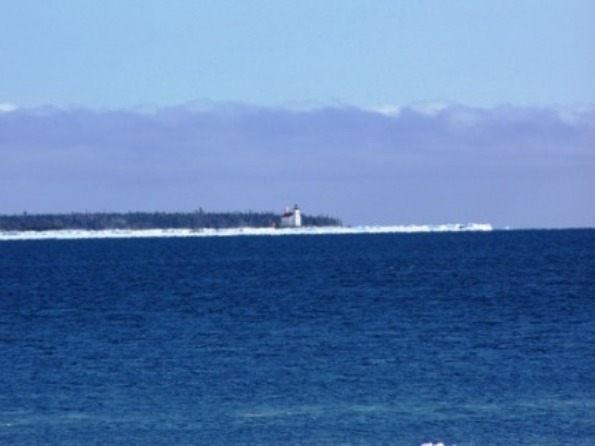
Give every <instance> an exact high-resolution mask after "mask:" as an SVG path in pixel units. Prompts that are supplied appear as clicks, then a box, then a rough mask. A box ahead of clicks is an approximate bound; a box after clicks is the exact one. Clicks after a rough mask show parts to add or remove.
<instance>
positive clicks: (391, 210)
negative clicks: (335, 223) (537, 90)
mask: <svg viewBox="0 0 595 446" xmlns="http://www.w3.org/2000/svg"><path fill="white" fill-rule="evenodd" d="M387 115H388V116H390V117H391V119H387V118H386V116H387ZM0 134H1V135H2V138H1V139H0V157H1V159H2V163H0V213H6V212H22V211H23V210H24V209H27V210H28V211H30V212H34V211H44V210H56V208H59V209H61V210H64V211H71V210H77V209H90V210H97V209H99V210H103V209H112V210H156V209H163V210H184V209H195V208H198V207H203V208H205V209H213V210H216V209H223V210H230V209H240V210H241V209H257V210H258V209H263V210H270V209H271V208H273V209H276V208H277V207H279V206H283V205H285V204H286V202H288V201H289V202H294V201H295V202H298V203H300V204H302V203H303V204H304V206H305V207H306V208H307V209H309V210H310V211H312V210H315V211H317V212H325V213H329V214H331V215H337V216H338V217H340V218H342V219H343V221H345V222H346V223H352V224H357V223H372V224H375V223H376V224H393V223H395V224H400V223H403V224H407V223H428V224H429V223H444V222H451V221H487V222H490V223H493V224H495V225H496V226H498V225H500V226H504V225H511V226H516V227H519V226H528V225H533V226H538V225H541V226H545V225H547V226H562V225H570V224H572V225H585V224H587V223H589V224H591V225H595V209H593V206H592V205H591V203H590V201H591V200H592V197H591V194H592V192H591V191H592V190H595V176H594V175H593V172H594V171H595V113H593V108H588V107H582V108H567V109H564V110H563V111H562V112H561V111H560V110H558V109H543V108H539V109H537V108H535V109H533V108H530V107H522V108H521V107H511V106H509V107H501V108H497V109H478V108H473V107H464V106H460V105H448V104H446V103H431V104H428V103H426V104H424V105H420V104H414V105H412V106H409V107H393V106H386V107H373V108H368V109H361V108H355V107H348V106H341V105H338V106H333V107H322V106H321V107H318V106H316V107H307V106H296V107H288V106H283V107H279V108H266V107H254V106H250V105H246V104H233V103H228V104H217V103H206V102H201V103H193V104H188V105H182V106H179V107H168V108H161V109H155V110H148V111H147V110H119V111H115V110H109V111H97V110H84V109H72V110H64V109H56V108H51V107H46V108H43V109H30V110H29V109H19V113H14V114H7V113H4V114H0ZM8 191H16V192H15V193H8ZM544 203H547V205H545V204H544ZM50 205H51V206H53V208H52V209H47V207H48V206H50Z"/></svg>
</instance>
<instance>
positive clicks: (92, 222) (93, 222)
mask: <svg viewBox="0 0 595 446" xmlns="http://www.w3.org/2000/svg"><path fill="white" fill-rule="evenodd" d="M280 221H281V217H280V215H278V214H275V213H273V212H252V211H248V212H206V211H203V210H202V209H201V210H198V211H196V212H188V213H183V212H128V213H116V212H84V213H82V212H81V213H71V214H27V213H23V214H19V215H0V231H47V230H60V229H79V230H101V229H183V228H190V229H201V228H209V229H226V228H246V227H250V228H265V227H272V226H276V227H278V226H279V224H280ZM302 224H303V225H304V226H341V221H340V220H339V219H337V218H333V217H328V216H325V215H317V216H311V215H304V214H302Z"/></svg>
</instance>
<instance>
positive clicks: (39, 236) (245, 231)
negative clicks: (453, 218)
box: [0, 223, 493, 241]
mask: <svg viewBox="0 0 595 446" xmlns="http://www.w3.org/2000/svg"><path fill="white" fill-rule="evenodd" d="M492 230H493V228H492V225H490V224H487V223H470V224H465V225H463V224H445V225H394V226H306V227H300V228H233V229H209V228H202V229H102V230H96V231H93V230H79V229H61V230H48V231H1V230H0V241H9V240H81V239H108V238H109V239H128V238H174V237H175V238H182V237H186V238H187V237H236V236H250V235H260V236H283V235H340V234H390V233H424V232H489V231H492Z"/></svg>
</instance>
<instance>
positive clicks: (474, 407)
mask: <svg viewBox="0 0 595 446" xmlns="http://www.w3.org/2000/svg"><path fill="white" fill-rule="evenodd" d="M594 253H595V231H593V230H569V231H495V232H491V233H451V234H448V233H447V234H374V235H364V234H360V235H313V236H304V235H301V236H283V237H260V236H248V237H229V238H194V239H159V238H154V239H130V240H113V239H112V240H41V241H13V242H6V241H5V242H0V293H1V300H0V353H1V354H0V444H18V445H21V444H23V445H35V444H40V445H41V444H44V445H46V444H59V445H69V444H73V445H79V444H116V445H117V444H138V445H145V444H155V445H166V444H167V445H171V444H205V445H228V444H238V445H242V444H246V445H248V444H263V445H277V444H289V445H292V444H313V445H340V444H345V445H352V444H353V445H367V444H373V445H375V444H395V445H415V446H419V445H420V444H422V443H426V442H434V443H436V442H439V441H441V442H444V444H445V445H447V446H448V445H453V444H456V445H458V446H465V445H525V444H527V445H529V444H531V445H533V444H534V445H568V444H570V445H592V444H595V381H594V379H593V376H595V279H594V278H595V258H594V257H595V256H594Z"/></svg>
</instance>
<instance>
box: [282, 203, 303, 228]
mask: <svg viewBox="0 0 595 446" xmlns="http://www.w3.org/2000/svg"><path fill="white" fill-rule="evenodd" d="M300 226H302V214H301V212H300V208H299V207H298V205H297V204H296V205H295V206H294V207H293V209H290V208H289V207H286V208H285V212H283V214H281V227H282V228H299V227H300Z"/></svg>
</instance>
